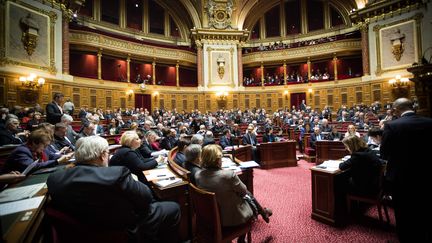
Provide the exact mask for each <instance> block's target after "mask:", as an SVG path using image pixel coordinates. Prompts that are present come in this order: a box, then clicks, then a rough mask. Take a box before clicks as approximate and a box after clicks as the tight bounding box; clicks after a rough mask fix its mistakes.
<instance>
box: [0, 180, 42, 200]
mask: <svg viewBox="0 0 432 243" xmlns="http://www.w3.org/2000/svg"><path fill="white" fill-rule="evenodd" d="M44 186H45V183H39V184H34V185H29V186H21V187H14V188H10V189H6V190H4V191H3V192H1V193H0V203H3V202H10V201H16V200H21V199H24V198H30V197H33V196H34V195H35V194H36V193H38V192H39V191H40V190H41V189H42V188H43V187H44Z"/></svg>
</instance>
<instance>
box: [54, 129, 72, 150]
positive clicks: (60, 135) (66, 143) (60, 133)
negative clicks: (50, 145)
mask: <svg viewBox="0 0 432 243" xmlns="http://www.w3.org/2000/svg"><path fill="white" fill-rule="evenodd" d="M66 135H67V126H66V125H65V124H64V123H57V124H56V125H55V128H54V146H55V147H56V149H57V150H61V149H63V148H64V147H68V150H69V151H74V150H75V145H74V144H72V142H71V141H70V140H69V138H68V137H67V136H66Z"/></svg>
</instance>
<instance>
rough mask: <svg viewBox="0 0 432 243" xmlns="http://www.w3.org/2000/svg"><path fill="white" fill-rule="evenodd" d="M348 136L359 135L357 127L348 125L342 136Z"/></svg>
mask: <svg viewBox="0 0 432 243" xmlns="http://www.w3.org/2000/svg"><path fill="white" fill-rule="evenodd" d="M348 136H356V137H360V133H359V132H357V129H356V127H355V126H354V125H353V124H350V125H348V130H347V132H346V133H345V136H344V137H348Z"/></svg>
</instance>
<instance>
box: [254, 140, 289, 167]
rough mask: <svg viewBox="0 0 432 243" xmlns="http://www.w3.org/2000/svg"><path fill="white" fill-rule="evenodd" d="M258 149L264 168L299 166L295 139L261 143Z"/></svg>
mask: <svg viewBox="0 0 432 243" xmlns="http://www.w3.org/2000/svg"><path fill="white" fill-rule="evenodd" d="M257 149H258V151H259V154H260V159H261V167H262V168H264V169H270V168H277V167H288V166H297V158H296V142H295V141H285V142H274V143H261V144H258V146H257Z"/></svg>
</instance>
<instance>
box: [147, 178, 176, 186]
mask: <svg viewBox="0 0 432 243" xmlns="http://www.w3.org/2000/svg"><path fill="white" fill-rule="evenodd" d="M182 181H183V180H182V179H180V178H178V177H171V178H168V179H163V180H158V181H155V182H154V183H155V185H157V186H158V187H167V186H170V185H174V184H177V183H179V182H182Z"/></svg>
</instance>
